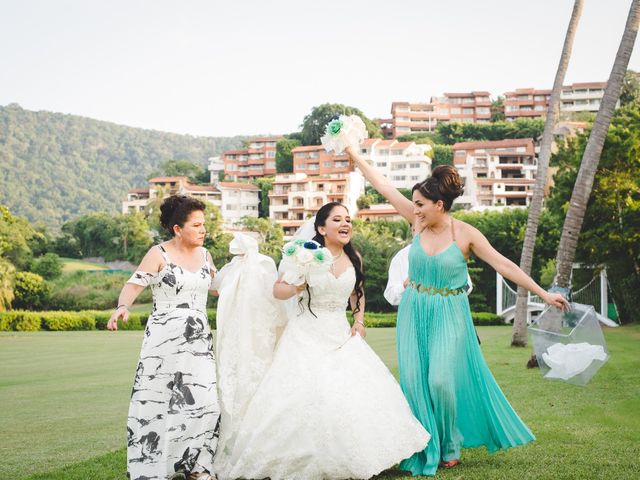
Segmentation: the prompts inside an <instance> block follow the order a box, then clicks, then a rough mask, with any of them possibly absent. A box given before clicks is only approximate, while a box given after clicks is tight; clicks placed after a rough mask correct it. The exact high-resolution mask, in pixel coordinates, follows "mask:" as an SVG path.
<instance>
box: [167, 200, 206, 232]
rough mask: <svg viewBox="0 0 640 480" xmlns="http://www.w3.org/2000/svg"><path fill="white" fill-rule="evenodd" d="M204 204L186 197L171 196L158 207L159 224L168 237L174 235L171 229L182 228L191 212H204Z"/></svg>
mask: <svg viewBox="0 0 640 480" xmlns="http://www.w3.org/2000/svg"><path fill="white" fill-rule="evenodd" d="M205 208H206V207H205V204H204V203H202V202H201V201H200V200H197V199H195V198H192V197H188V196H186V195H171V196H170V197H167V198H166V199H165V200H164V201H163V202H162V205H160V224H161V225H162V228H164V229H165V230H166V231H167V232H169V234H170V235H172V236H173V235H174V232H173V227H174V226H175V225H178V226H179V227H180V228H182V227H184V224H185V222H186V221H187V218H189V215H190V214H191V212H196V211H201V212H204V210H205Z"/></svg>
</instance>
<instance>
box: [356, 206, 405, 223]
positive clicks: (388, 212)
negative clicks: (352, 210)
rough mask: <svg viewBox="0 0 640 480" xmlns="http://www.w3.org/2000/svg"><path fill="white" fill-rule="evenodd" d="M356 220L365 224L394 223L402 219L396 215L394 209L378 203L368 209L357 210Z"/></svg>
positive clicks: (396, 212)
mask: <svg viewBox="0 0 640 480" xmlns="http://www.w3.org/2000/svg"><path fill="white" fill-rule="evenodd" d="M358 218H359V219H360V220H364V221H366V222H377V221H382V220H384V221H389V222H396V221H399V220H402V219H403V217H402V215H400V214H399V213H398V211H397V210H396V209H395V207H394V206H393V205H391V204H388V203H379V204H374V205H370V206H369V208H363V209H360V210H358Z"/></svg>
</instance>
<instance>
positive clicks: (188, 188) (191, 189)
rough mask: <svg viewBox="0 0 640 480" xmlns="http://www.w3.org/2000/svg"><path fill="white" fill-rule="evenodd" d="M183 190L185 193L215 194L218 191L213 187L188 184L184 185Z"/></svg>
mask: <svg viewBox="0 0 640 480" xmlns="http://www.w3.org/2000/svg"><path fill="white" fill-rule="evenodd" d="M184 189H185V190H186V191H187V192H217V191H218V189H216V187H214V186H213V185H193V184H188V185H185V187H184Z"/></svg>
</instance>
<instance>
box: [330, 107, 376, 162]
mask: <svg viewBox="0 0 640 480" xmlns="http://www.w3.org/2000/svg"><path fill="white" fill-rule="evenodd" d="M368 136H369V135H368V133H367V127H366V126H365V124H364V122H363V121H362V119H361V118H360V117H359V116H358V115H340V117H339V118H337V119H334V120H331V121H330V122H329V123H328V124H327V128H326V130H325V134H324V136H323V137H322V138H320V141H321V142H322V146H323V147H324V149H325V150H326V151H327V152H330V151H331V150H333V151H334V152H335V153H336V155H340V154H341V153H342V152H344V149H345V148H347V147H348V146H352V147H357V146H358V145H360V142H361V141H362V140H364V139H365V138H367V137H368Z"/></svg>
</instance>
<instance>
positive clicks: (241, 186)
mask: <svg viewBox="0 0 640 480" xmlns="http://www.w3.org/2000/svg"><path fill="white" fill-rule="evenodd" d="M218 185H219V186H221V187H222V188H236V189H238V190H248V191H253V192H259V191H260V188H259V187H257V186H256V185H253V184H252V183H242V182H220V183H218Z"/></svg>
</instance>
